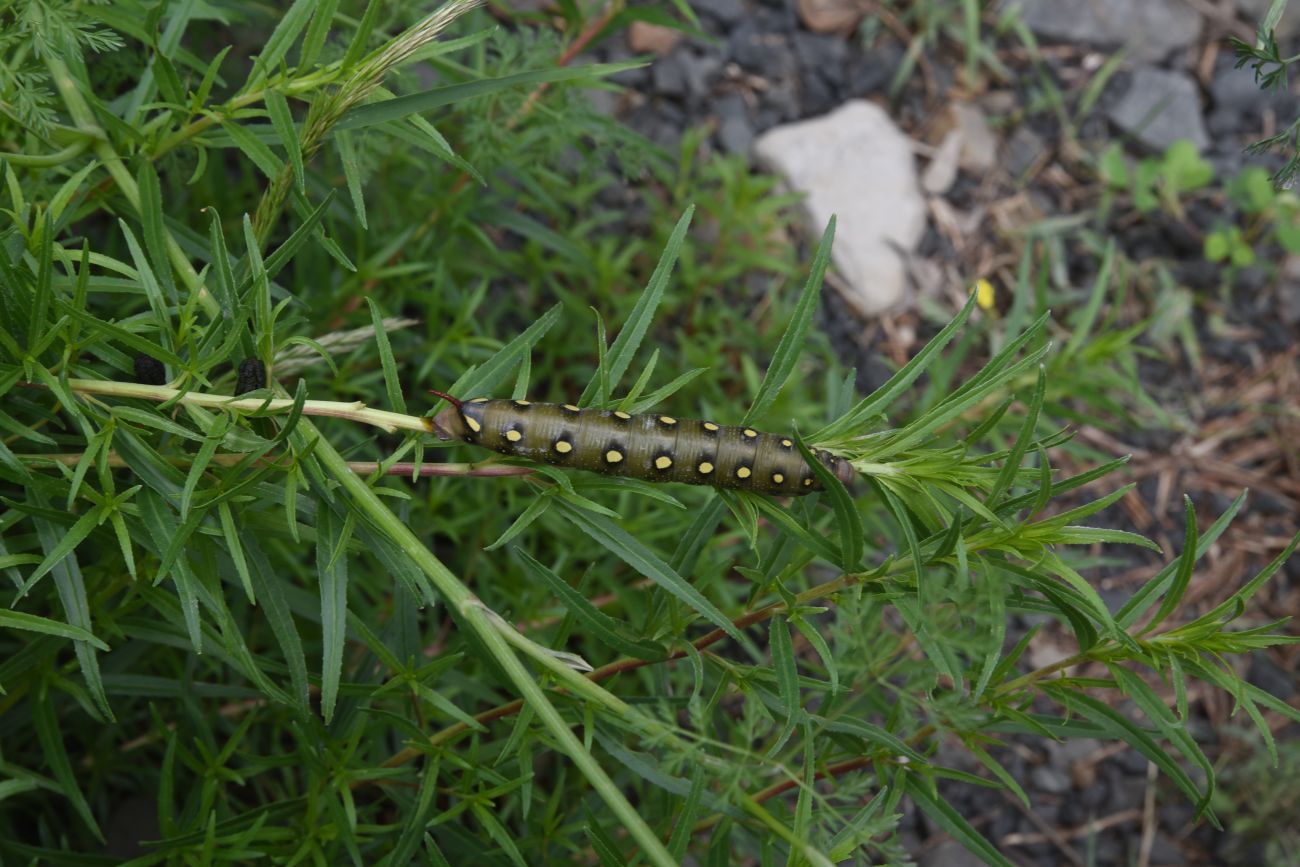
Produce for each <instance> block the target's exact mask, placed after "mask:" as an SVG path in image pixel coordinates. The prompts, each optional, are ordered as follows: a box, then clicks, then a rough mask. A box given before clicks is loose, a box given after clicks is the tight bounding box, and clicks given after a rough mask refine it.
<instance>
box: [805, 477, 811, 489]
mask: <svg viewBox="0 0 1300 867" xmlns="http://www.w3.org/2000/svg"><path fill="white" fill-rule="evenodd" d="M803 486H804V487H805V488H811V487H812V479H804V480H803Z"/></svg>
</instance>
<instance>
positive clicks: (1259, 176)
mask: <svg viewBox="0 0 1300 867" xmlns="http://www.w3.org/2000/svg"><path fill="white" fill-rule="evenodd" d="M1228 196H1229V197H1230V198H1231V200H1232V201H1233V202H1234V203H1235V204H1236V205H1237V207H1238V208H1239V209H1240V211H1241V213H1242V215H1243V216H1244V217H1245V220H1244V221H1243V222H1244V225H1242V226H1220V227H1218V228H1216V229H1214V230H1213V231H1211V232H1209V233H1208V234H1207V235H1206V236H1205V258H1207V259H1209V260H1210V261H1211V262H1226V263H1229V264H1231V265H1233V266H1246V265H1252V264H1254V263H1255V259H1256V255H1255V249H1256V247H1257V246H1258V245H1261V244H1267V243H1276V244H1277V245H1278V246H1280V247H1281V248H1282V249H1283V250H1285V251H1286V252H1287V253H1292V254H1294V253H1300V197H1297V196H1296V194H1295V193H1294V192H1292V191H1291V190H1279V189H1278V188H1277V187H1275V186H1274V185H1273V183H1272V181H1271V179H1270V177H1269V174H1268V172H1266V171H1265V170H1264V169H1261V168H1259V167H1257V166H1252V167H1250V168H1247V169H1245V170H1243V171H1242V173H1241V174H1240V175H1239V176H1237V177H1236V178H1234V179H1233V180H1232V182H1231V183H1230V184H1229V185H1228Z"/></svg>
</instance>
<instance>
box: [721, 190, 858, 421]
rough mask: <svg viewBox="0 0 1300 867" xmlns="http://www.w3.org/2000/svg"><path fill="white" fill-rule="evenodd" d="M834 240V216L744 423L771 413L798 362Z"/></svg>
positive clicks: (823, 236) (827, 227) (819, 296)
mask: <svg viewBox="0 0 1300 867" xmlns="http://www.w3.org/2000/svg"><path fill="white" fill-rule="evenodd" d="M834 241H835V217H834V216H832V217H831V219H830V222H828V223H827V224H826V231H825V232H823V233H822V240H821V243H820V244H818V245H817V253H816V255H814V256H813V265H812V270H811V271H810V272H809V274H808V281H807V282H806V283H804V287H803V291H802V292H800V293H799V300H798V302H796V304H795V308H794V313H793V314H792V315H791V316H790V323H789V324H788V325H786V327H785V333H783V334H782V335H781V341H780V342H779V343H778V344H777V346H776V352H774V353H773V354H772V363H771V364H769V365H768V367H767V373H765V374H764V375H763V381H762V383H760V384H759V386H758V393H757V394H756V395H754V403H753V404H752V405H751V406H750V407H749V412H747V413H745V417H744V419H743V420H742V421H741V424H750V423H752V422H753V421H755V420H756V419H759V418H762V416H763V413H765V412H767V411H768V409H769V408H770V407H771V406H772V403H773V402H774V401H775V400H776V398H777V395H779V394H780V393H781V389H783V388H785V384H786V383H787V382H788V381H789V380H790V375H791V374H792V373H794V366H795V363H796V362H798V360H799V355H800V354H801V353H802V352H803V350H804V345H805V342H806V341H807V338H808V329H809V328H811V327H812V321H813V316H814V315H816V313H817V302H818V301H819V300H820V299H821V291H822V280H823V278H824V277H825V276H826V266H827V264H828V263H829V262H830V258H831V245H832V244H833V243H834Z"/></svg>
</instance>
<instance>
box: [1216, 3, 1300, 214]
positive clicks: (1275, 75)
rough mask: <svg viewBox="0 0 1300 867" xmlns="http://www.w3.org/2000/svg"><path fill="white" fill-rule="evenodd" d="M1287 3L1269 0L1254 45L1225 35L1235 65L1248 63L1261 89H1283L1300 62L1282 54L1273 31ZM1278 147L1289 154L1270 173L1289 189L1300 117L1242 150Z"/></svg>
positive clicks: (1297, 156)
mask: <svg viewBox="0 0 1300 867" xmlns="http://www.w3.org/2000/svg"><path fill="white" fill-rule="evenodd" d="M1289 2H1290V0H1272V2H1271V3H1270V4H1269V7H1268V11H1267V12H1266V13H1265V14H1264V20H1263V21H1261V22H1260V23H1259V29H1258V30H1257V32H1256V36H1255V42H1254V44H1251V43H1249V42H1246V41H1245V40H1243V39H1239V38H1238V37H1236V36H1231V37H1229V40H1230V41H1231V43H1232V47H1233V50H1234V51H1235V52H1236V55H1237V68H1238V69H1240V68H1241V67H1243V66H1250V67H1251V68H1252V69H1253V70H1254V72H1255V82H1256V83H1257V84H1259V86H1260V87H1261V88H1262V89H1264V90H1270V89H1272V90H1285V89H1286V87H1287V83H1288V80H1289V78H1290V70H1291V66H1292V65H1294V64H1295V63H1296V62H1297V61H1300V57H1284V56H1283V55H1282V49H1281V47H1280V46H1279V45H1278V42H1277V34H1276V32H1275V28H1276V27H1277V24H1278V22H1279V21H1281V20H1282V14H1283V13H1284V12H1286V7H1287V4H1288V3H1289ZM1279 147H1280V148H1285V149H1287V150H1289V151H1290V153H1289V155H1288V157H1287V161H1286V163H1285V164H1283V166H1282V168H1280V169H1278V170H1277V171H1276V172H1275V173H1274V174H1273V183H1275V184H1276V185H1278V186H1279V187H1286V188H1289V187H1290V186H1291V182H1292V180H1293V179H1294V178H1295V176H1296V173H1297V172H1300V118H1296V119H1295V120H1293V121H1292V122H1291V123H1289V124H1287V126H1286V128H1285V129H1283V130H1282V131H1280V132H1278V133H1276V134H1274V135H1271V136H1269V137H1267V138H1264V139H1261V140H1259V141H1257V142H1254V143H1253V144H1252V145H1251V146H1250V147H1249V148H1247V149H1246V150H1247V153H1251V154H1260V153H1264V152H1266V151H1269V150H1272V149H1273V148H1279Z"/></svg>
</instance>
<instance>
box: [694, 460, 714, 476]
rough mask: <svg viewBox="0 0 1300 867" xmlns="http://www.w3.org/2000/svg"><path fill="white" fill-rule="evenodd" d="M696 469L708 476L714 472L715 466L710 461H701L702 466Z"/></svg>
mask: <svg viewBox="0 0 1300 867" xmlns="http://www.w3.org/2000/svg"><path fill="white" fill-rule="evenodd" d="M696 469H697V470H699V471H700V472H701V473H702V474H704V475H706V476H707V475H708V474H709V473H711V472H713V464H711V463H709V462H708V461H701V462H700V465H699V466H698V467H696Z"/></svg>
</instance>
